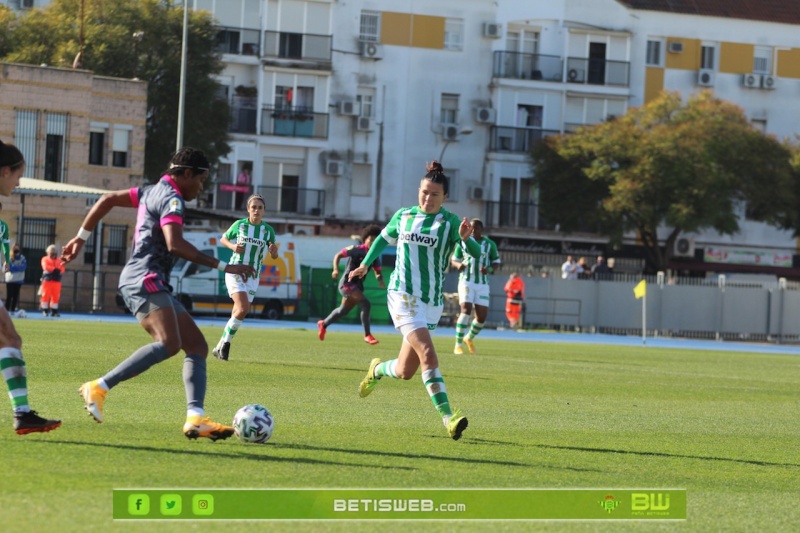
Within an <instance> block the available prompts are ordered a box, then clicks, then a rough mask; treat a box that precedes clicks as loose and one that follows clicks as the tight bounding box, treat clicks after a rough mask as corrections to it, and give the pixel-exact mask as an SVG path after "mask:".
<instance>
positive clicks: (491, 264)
mask: <svg viewBox="0 0 800 533" xmlns="http://www.w3.org/2000/svg"><path fill="white" fill-rule="evenodd" d="M470 223H471V224H472V236H473V237H475V240H476V241H478V244H480V246H481V256H480V257H479V258H474V257H472V256H471V255H469V254H466V253H465V252H464V249H463V248H462V247H461V246H456V251H455V252H454V253H453V258H452V259H451V260H450V264H451V265H452V266H453V268H455V269H456V270H458V271H459V274H458V301H459V303H460V304H461V314H459V315H458V320H457V321H456V347H455V348H454V349H453V353H455V354H463V353H464V347H463V345H464V344H466V345H467V349H468V350H469V353H471V354H475V353H477V351H476V350H475V343H474V342H473V340H474V339H475V337H476V336H477V335H478V333H480V332H481V330H482V329H483V325H484V324H485V323H486V317H487V316H488V314H489V274H491V273H492V272H494V269H496V268H497V267H498V266H500V256H499V255H498V254H497V245H496V244H495V243H494V241H493V240H492V239H490V238H489V237H486V236H484V235H483V221H482V220H481V219H479V218H473V219H472V220H470ZM473 308H474V309H475V320H473V321H472V326H471V327H470V323H469V321H470V316H471V315H472V309H473ZM468 327H469V333H467V328H468ZM464 334H466V337H465V336H464Z"/></svg>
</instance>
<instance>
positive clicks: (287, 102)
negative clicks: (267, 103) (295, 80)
mask: <svg viewBox="0 0 800 533" xmlns="http://www.w3.org/2000/svg"><path fill="white" fill-rule="evenodd" d="M293 96H294V90H293V89H292V87H289V86H286V85H277V86H276V87H275V109H287V108H290V107H292V97H293Z"/></svg>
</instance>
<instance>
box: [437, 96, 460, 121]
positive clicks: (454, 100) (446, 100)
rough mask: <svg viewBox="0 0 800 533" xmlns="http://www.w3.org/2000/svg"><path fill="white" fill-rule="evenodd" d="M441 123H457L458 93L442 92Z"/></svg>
mask: <svg viewBox="0 0 800 533" xmlns="http://www.w3.org/2000/svg"><path fill="white" fill-rule="evenodd" d="M441 123H442V124H458V95H457V94H447V93H442V104H441Z"/></svg>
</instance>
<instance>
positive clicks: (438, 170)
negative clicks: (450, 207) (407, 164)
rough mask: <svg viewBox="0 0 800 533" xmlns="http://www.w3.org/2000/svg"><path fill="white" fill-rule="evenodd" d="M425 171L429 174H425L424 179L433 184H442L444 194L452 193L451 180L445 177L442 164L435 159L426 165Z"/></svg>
mask: <svg viewBox="0 0 800 533" xmlns="http://www.w3.org/2000/svg"><path fill="white" fill-rule="evenodd" d="M425 169H426V170H427V172H428V173H427V174H425V176H424V179H426V180H429V181H431V182H433V183H440V184H441V185H442V190H444V193H445V194H448V192H450V178H448V177H447V176H445V175H444V168H443V167H442V164H441V163H439V162H438V161H436V160H435V159H434V160H433V161H431V162H430V163H428V164H427V165H425Z"/></svg>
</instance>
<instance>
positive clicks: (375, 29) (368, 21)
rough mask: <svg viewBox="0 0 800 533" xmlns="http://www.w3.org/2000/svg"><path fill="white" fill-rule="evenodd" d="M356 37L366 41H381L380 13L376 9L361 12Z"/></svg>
mask: <svg viewBox="0 0 800 533" xmlns="http://www.w3.org/2000/svg"><path fill="white" fill-rule="evenodd" d="M358 39H359V40H360V41H363V42H368V43H379V42H381V14H380V13H378V12H377V11H362V12H361V28H360V32H359V36H358Z"/></svg>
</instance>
